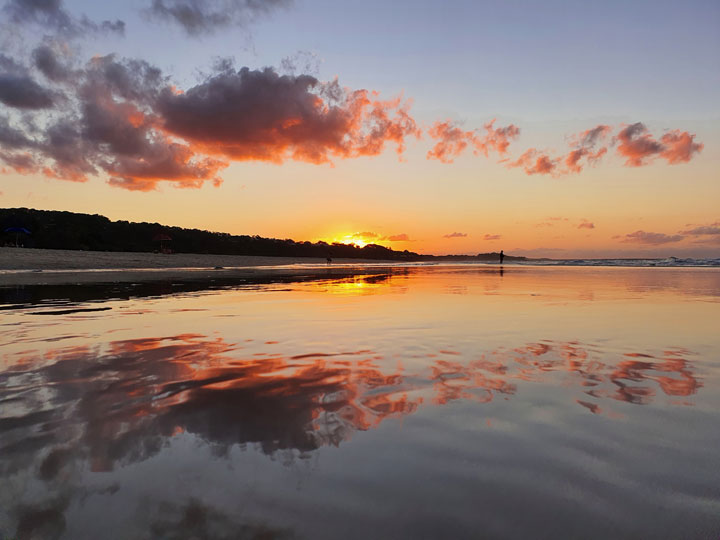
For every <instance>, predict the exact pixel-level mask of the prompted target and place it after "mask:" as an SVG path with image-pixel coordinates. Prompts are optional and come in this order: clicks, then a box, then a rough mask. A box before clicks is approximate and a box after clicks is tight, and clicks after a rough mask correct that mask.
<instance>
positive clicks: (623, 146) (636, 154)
mask: <svg viewBox="0 0 720 540" xmlns="http://www.w3.org/2000/svg"><path fill="white" fill-rule="evenodd" d="M694 139H695V135H691V134H690V133H688V132H687V131H680V130H677V129H676V130H673V131H670V132H668V133H666V134H665V135H663V136H662V137H660V140H659V141H658V140H656V139H655V138H653V136H652V134H650V133H649V131H648V129H647V127H645V124H643V123H642V122H636V123H635V124H631V125H629V126H626V127H624V128H623V129H622V130H621V131H620V132H619V133H618V134H617V140H618V141H619V142H620V144H619V145H618V148H617V152H618V154H619V155H621V156H624V157H625V158H627V159H626V161H625V165H627V166H629V167H641V166H643V165H647V164H648V163H649V161H651V160H652V159H653V158H656V157H658V156H660V157H662V158H664V159H665V160H666V161H667V162H668V163H670V164H671V165H675V164H678V163H687V162H688V161H690V159H692V157H693V154H696V153H698V152H700V151H702V149H703V148H704V145H703V144H702V143H696V142H694Z"/></svg>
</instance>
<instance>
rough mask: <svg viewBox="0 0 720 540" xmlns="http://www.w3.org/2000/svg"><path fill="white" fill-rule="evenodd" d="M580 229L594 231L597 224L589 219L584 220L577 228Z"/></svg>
mask: <svg viewBox="0 0 720 540" xmlns="http://www.w3.org/2000/svg"><path fill="white" fill-rule="evenodd" d="M577 228H578V229H594V228H595V224H594V223H593V222H591V221H588V220H587V219H583V220H582V221H581V222H580V223H579V224H578V226H577Z"/></svg>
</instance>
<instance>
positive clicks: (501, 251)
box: [500, 249, 505, 264]
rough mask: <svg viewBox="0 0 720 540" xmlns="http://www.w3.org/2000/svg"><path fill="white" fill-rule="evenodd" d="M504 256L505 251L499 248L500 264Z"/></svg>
mask: <svg viewBox="0 0 720 540" xmlns="http://www.w3.org/2000/svg"><path fill="white" fill-rule="evenodd" d="M504 258H505V253H503V250H502V249H501V250H500V264H502V262H503V259H504Z"/></svg>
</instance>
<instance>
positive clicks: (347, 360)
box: [0, 334, 702, 476]
mask: <svg viewBox="0 0 720 540" xmlns="http://www.w3.org/2000/svg"><path fill="white" fill-rule="evenodd" d="M438 353H439V354H437V355H431V356H433V358H431V359H429V362H428V365H427V367H426V368H422V369H419V371H418V372H416V373H404V372H403V371H402V370H401V369H395V370H393V371H391V372H387V371H386V370H383V369H381V368H380V367H378V365H377V364H376V362H377V361H378V360H381V357H380V356H377V355H376V354H375V353H373V352H372V351H354V352H340V353H306V354H300V355H295V356H291V357H283V356H281V355H280V353H276V354H274V355H270V354H262V355H260V354H256V355H251V356H250V357H247V356H243V354H242V351H241V350H240V347H239V346H237V345H233V344H229V343H227V342H225V341H224V340H222V339H219V338H218V339H215V340H208V339H206V338H205V337H203V336H201V335H195V334H183V335H178V336H174V337H170V338H148V339H135V340H126V341H115V342H111V343H109V344H108V345H107V346H106V347H105V348H102V347H95V348H88V347H86V346H83V347H77V348H69V349H68V348H65V349H58V350H51V351H49V352H48V353H47V354H45V355H44V357H43V358H42V359H37V360H36V362H33V361H31V359H29V358H23V359H22V361H21V362H19V363H18V364H16V367H15V369H9V370H7V371H5V372H4V373H3V374H2V375H0V382H2V386H3V387H4V389H3V390H2V394H1V395H2V400H3V403H4V407H3V412H2V416H1V417H0V430H1V431H2V432H3V439H2V440H3V442H2V449H3V455H4V456H5V457H6V458H8V457H11V456H13V455H14V456H15V457H17V458H19V459H20V461H24V460H25V459H29V455H28V453H32V452H35V451H37V450H39V449H42V448H47V447H48V445H49V444H50V445H52V446H56V445H72V446H73V447H75V448H82V449H83V453H84V454H85V457H86V458H87V459H88V461H89V462H90V463H91V467H92V469H93V470H96V471H101V470H110V469H112V468H113V466H114V464H115V463H116V462H120V463H123V462H133V461H137V460H142V459H146V458H147V457H149V456H150V455H153V454H155V453H157V452H158V451H160V449H161V448H162V447H163V440H164V439H166V438H168V437H172V436H173V435H175V434H177V433H180V432H189V433H192V434H195V435H197V436H199V437H201V438H202V439H203V440H205V441H207V442H209V443H212V444H215V445H221V446H229V445H233V444H241V445H244V444H248V443H256V444H259V445H260V448H261V449H262V451H263V452H265V453H268V454H272V453H273V452H275V451H278V450H286V449H294V450H297V451H299V452H301V453H302V452H307V451H311V450H313V449H315V448H318V447H319V446H321V445H327V444H331V445H338V444H339V443H340V442H341V441H343V440H346V439H347V438H349V437H350V436H351V434H352V433H353V432H355V431H362V430H367V429H371V428H373V427H376V426H377V425H379V424H380V423H381V422H382V421H383V420H384V419H386V418H390V417H400V416H403V415H407V414H411V413H413V412H415V411H416V410H417V408H418V406H420V405H421V404H422V403H424V402H426V403H428V404H430V403H432V404H436V405H443V404H447V403H449V402H451V401H454V400H458V399H470V400H475V401H479V402H489V401H491V400H493V399H494V397H495V396H496V395H498V394H501V395H503V396H506V397H507V396H513V395H516V394H518V393H520V392H521V390H520V389H519V388H518V385H519V384H521V383H528V382H534V383H541V384H553V385H557V384H558V383H559V384H563V385H565V386H568V387H570V388H578V389H579V390H580V391H581V392H582V395H583V396H584V397H582V399H579V398H580V396H578V403H579V404H580V405H582V406H584V407H586V408H588V409H589V410H590V411H592V412H597V411H598V410H599V405H598V403H596V402H595V401H596V400H608V399H609V400H619V401H625V402H628V403H633V404H649V403H652V402H653V400H654V399H657V396H658V393H662V394H664V395H666V396H669V397H673V398H676V397H682V398H687V397H689V396H691V395H693V394H695V393H696V392H697V391H698V389H699V388H700V387H701V386H702V383H701V382H700V380H699V378H698V377H697V375H696V374H695V371H694V368H693V365H692V363H691V361H690V360H689V357H691V356H692V353H690V352H689V351H685V350H668V351H664V352H662V353H661V354H660V355H657V356H653V355H649V354H645V353H626V354H624V355H622V356H621V357H620V359H619V360H618V361H614V362H613V361H608V360H607V359H606V358H605V356H603V355H602V354H601V353H599V352H597V351H595V350H594V349H593V348H592V347H587V346H584V345H582V344H579V343H575V342H569V343H555V342H538V343H531V344H528V345H525V346H523V347H519V348H515V349H511V350H506V349H499V350H495V351H490V352H488V353H484V354H480V355H479V356H478V357H477V358H476V359H472V360H466V358H465V356H463V355H462V354H460V353H457V352H455V351H449V350H442V351H438ZM49 360H51V361H52V362H51V363H48V361H49ZM33 365H36V366H40V367H36V368H34V369H33V367H32V366H33ZM554 375H560V376H561V378H560V380H558V379H557V377H555V376H554ZM425 397H429V398H430V399H428V400H425V401H424V398H425ZM591 405H594V406H591ZM40 426H44V427H43V429H40ZM58 459H59V458H58ZM10 461H14V460H10ZM3 463H4V464H5V466H7V465H8V463H9V461H8V460H3ZM16 464H17V462H16ZM48 467H49V469H48V470H52V469H53V467H51V466H48ZM3 468H4V467H3ZM5 472H7V471H5ZM45 476H52V474H49V473H46V474H45Z"/></svg>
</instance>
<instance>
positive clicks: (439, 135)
mask: <svg viewBox="0 0 720 540" xmlns="http://www.w3.org/2000/svg"><path fill="white" fill-rule="evenodd" d="M428 135H430V138H431V139H438V142H437V143H435V146H433V148H432V150H430V151H428V153H427V159H437V160H439V161H441V162H443V163H452V162H453V160H454V158H456V157H457V156H459V155H460V154H462V153H463V151H464V150H465V149H466V148H467V146H468V144H469V143H470V141H472V137H473V132H472V131H463V130H461V129H460V128H458V127H457V126H454V125H453V124H452V123H451V122H450V121H449V120H447V121H445V122H435V123H434V124H433V126H432V127H431V128H430V129H429V130H428Z"/></svg>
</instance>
